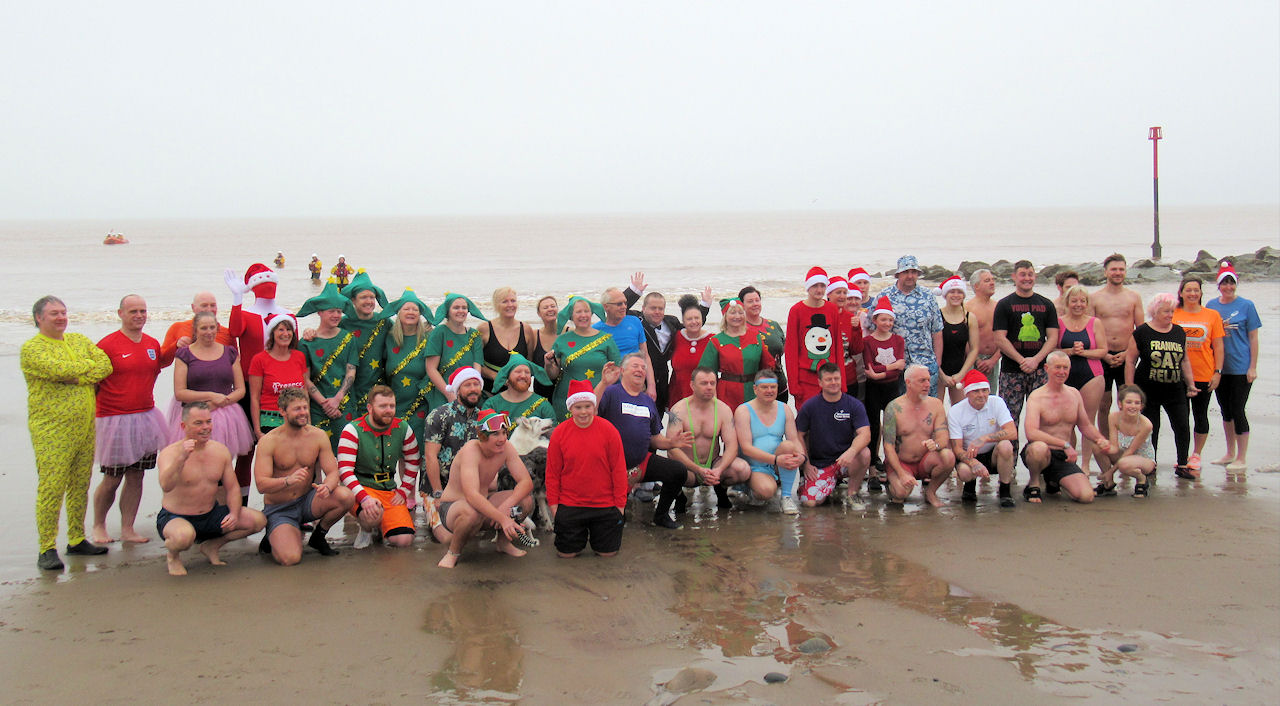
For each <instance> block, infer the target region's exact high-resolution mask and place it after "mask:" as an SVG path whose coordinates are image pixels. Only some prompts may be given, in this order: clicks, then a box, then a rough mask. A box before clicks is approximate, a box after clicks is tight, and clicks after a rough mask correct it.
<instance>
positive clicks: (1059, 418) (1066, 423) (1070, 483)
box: [1022, 351, 1111, 503]
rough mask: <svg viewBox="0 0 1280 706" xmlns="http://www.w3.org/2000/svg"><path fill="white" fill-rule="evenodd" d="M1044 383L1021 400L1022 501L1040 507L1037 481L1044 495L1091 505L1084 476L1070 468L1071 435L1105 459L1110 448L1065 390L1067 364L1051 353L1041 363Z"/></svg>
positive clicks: (1060, 355) (1077, 399) (1072, 392)
mask: <svg viewBox="0 0 1280 706" xmlns="http://www.w3.org/2000/svg"><path fill="white" fill-rule="evenodd" d="M1045 372H1046V375H1047V381H1046V382H1045V384H1044V385H1042V386H1040V387H1038V388H1036V390H1035V391H1034V392H1032V393H1031V395H1030V397H1028V398H1027V420H1026V426H1025V429H1026V434H1027V445H1026V447H1025V448H1023V449H1022V463H1023V464H1024V465H1025V466H1026V467H1027V470H1029V471H1031V478H1030V479H1029V480H1028V481H1027V487H1026V488H1023V490H1022V497H1023V499H1024V500H1026V501H1027V502H1031V503H1038V502H1040V476H1041V475H1043V476H1044V485H1045V489H1046V490H1047V491H1048V492H1049V494H1050V495H1053V494H1054V493H1057V492H1058V491H1059V490H1065V491H1067V495H1070V496H1071V499H1072V500H1075V501H1076V502H1078V503H1091V502H1093V496H1094V492H1093V487H1092V486H1090V485H1089V476H1088V475H1087V474H1086V473H1085V472H1084V471H1082V470H1081V469H1080V466H1078V465H1076V459H1077V455H1076V449H1075V443H1074V441H1075V431H1076V429H1079V430H1080V434H1081V435H1083V436H1085V437H1087V438H1092V439H1093V443H1094V444H1096V445H1097V447H1098V450H1099V451H1101V452H1102V453H1104V454H1105V453H1107V452H1108V451H1110V450H1111V442H1110V441H1109V440H1108V439H1107V437H1105V436H1103V435H1102V433H1101V432H1099V431H1098V429H1097V427H1095V426H1093V420H1091V419H1089V415H1087V414H1085V411H1084V400H1083V399H1082V398H1081V397H1080V392H1079V391H1078V390H1076V389H1075V388H1074V387H1070V386H1068V385H1067V384H1066V383H1067V377H1068V376H1069V375H1070V374H1071V358H1070V357H1068V356H1067V354H1066V353H1063V352H1062V351H1053V352H1052V353H1050V354H1049V356H1048V357H1047V358H1046V359H1045Z"/></svg>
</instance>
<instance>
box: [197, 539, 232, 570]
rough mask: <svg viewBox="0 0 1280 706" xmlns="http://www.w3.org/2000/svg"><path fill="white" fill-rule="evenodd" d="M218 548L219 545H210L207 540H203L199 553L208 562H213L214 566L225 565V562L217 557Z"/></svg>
mask: <svg viewBox="0 0 1280 706" xmlns="http://www.w3.org/2000/svg"><path fill="white" fill-rule="evenodd" d="M220 548H221V547H211V546H209V543H208V542H205V543H203V544H201V545H200V553H201V554H203V555H204V556H205V558H206V559H208V560H209V563H210V564H213V565H214V566H226V565H227V562H225V561H223V560H222V559H219V558H218V550H219V549H220Z"/></svg>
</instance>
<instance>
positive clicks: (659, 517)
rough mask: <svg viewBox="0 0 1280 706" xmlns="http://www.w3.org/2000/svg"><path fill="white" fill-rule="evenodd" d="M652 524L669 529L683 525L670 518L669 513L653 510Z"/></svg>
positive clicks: (676, 528) (675, 528)
mask: <svg viewBox="0 0 1280 706" xmlns="http://www.w3.org/2000/svg"><path fill="white" fill-rule="evenodd" d="M653 525H654V526H655V527H662V528H664V529H669V530H678V529H680V528H681V527H684V525H682V524H680V523H679V522H676V521H675V520H673V519H671V516H670V515H667V514H665V513H658V512H655V513H654V514H653Z"/></svg>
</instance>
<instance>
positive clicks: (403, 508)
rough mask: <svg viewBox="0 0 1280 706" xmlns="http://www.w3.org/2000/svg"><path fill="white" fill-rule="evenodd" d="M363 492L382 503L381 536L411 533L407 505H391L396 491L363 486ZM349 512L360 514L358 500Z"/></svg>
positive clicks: (411, 518)
mask: <svg viewBox="0 0 1280 706" xmlns="http://www.w3.org/2000/svg"><path fill="white" fill-rule="evenodd" d="M364 492H366V493H368V494H369V495H370V497H373V498H376V499H377V500H378V502H380V503H382V536H383V537H391V536H394V535H397V534H413V515H412V514H410V513H409V506H408V505H393V504H392V503H391V498H392V497H394V496H395V494H396V491H394V490H378V489H377V488H369V487H365V489H364ZM351 512H352V513H354V514H355V515H356V516H359V515H360V503H359V501H357V502H356V503H355V504H353V505H352V506H351Z"/></svg>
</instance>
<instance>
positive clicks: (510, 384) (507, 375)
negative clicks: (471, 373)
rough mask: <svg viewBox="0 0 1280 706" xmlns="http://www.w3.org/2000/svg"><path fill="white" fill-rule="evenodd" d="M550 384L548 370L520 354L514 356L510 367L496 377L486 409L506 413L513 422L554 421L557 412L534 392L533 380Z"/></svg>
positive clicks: (508, 363)
mask: <svg viewBox="0 0 1280 706" xmlns="http://www.w3.org/2000/svg"><path fill="white" fill-rule="evenodd" d="M535 378H536V379H537V381H538V382H540V383H543V384H544V385H550V384H551V378H549V377H547V371H546V370H544V369H543V368H542V366H541V365H538V364H536V363H533V362H530V360H529V359H528V358H525V357H524V356H522V355H520V354H519V353H512V354H511V355H510V357H509V358H508V359H507V364H506V365H504V366H502V369H501V370H499V371H498V374H497V375H495V376H494V378H493V389H494V393H495V394H494V395H493V396H492V397H490V398H489V399H487V400H485V401H484V405H483V406H484V408H485V409H492V410H494V411H496V412H503V413H505V414H506V415H507V416H508V417H509V418H510V419H511V420H512V422H513V423H514V421H515V420H517V419H520V418H522V417H537V418H541V419H552V420H554V419H555V416H556V415H555V411H554V410H552V409H551V402H550V400H548V399H547V398H545V397H543V396H541V395H536V394H534V393H533V387H532V386H533V381H534V379H535Z"/></svg>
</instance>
